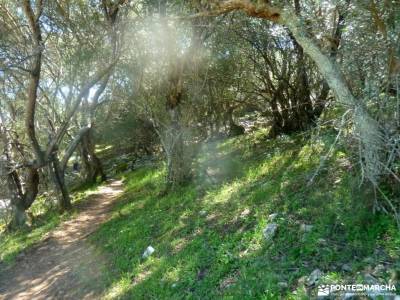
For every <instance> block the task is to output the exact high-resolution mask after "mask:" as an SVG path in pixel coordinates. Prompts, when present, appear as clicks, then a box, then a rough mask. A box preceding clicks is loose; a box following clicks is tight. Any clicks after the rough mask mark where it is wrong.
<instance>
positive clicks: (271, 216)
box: [268, 213, 278, 222]
mask: <svg viewBox="0 0 400 300" xmlns="http://www.w3.org/2000/svg"><path fill="white" fill-rule="evenodd" d="M277 216H278V214H277V213H273V214H270V215H269V216H268V222H272V221H274V220H275V219H276V217H277Z"/></svg>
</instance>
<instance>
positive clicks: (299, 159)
mask: <svg viewBox="0 0 400 300" xmlns="http://www.w3.org/2000/svg"><path fill="white" fill-rule="evenodd" d="M332 141H333V138H331V137H330V136H326V135H325V136H324V137H323V138H318V139H316V140H313V141H312V142H306V140H305V139H304V138H303V137H301V136H292V137H282V138H279V139H277V140H275V141H271V140H266V139H265V133H264V132H263V131H258V132H256V133H254V134H252V135H249V136H243V137H239V138H232V139H228V140H226V141H223V142H213V143H209V144H207V145H206V146H205V147H204V149H203V151H202V154H201V155H200V156H201V157H200V159H199V162H198V166H197V169H198V170H201V171H199V172H198V174H197V176H196V178H195V180H194V183H192V184H190V185H187V186H185V187H182V188H180V189H178V190H176V191H174V192H171V193H168V194H166V195H165V194H164V193H163V190H164V182H165V181H164V176H165V169H164V167H163V166H162V165H159V166H155V167H147V168H141V169H139V170H136V171H133V172H131V173H128V174H126V175H124V180H125V183H126V193H125V195H124V198H123V199H122V200H121V202H120V203H119V204H118V205H117V207H116V209H115V212H114V215H113V217H112V218H111V219H110V221H108V222H107V223H105V224H104V225H103V226H102V227H101V228H100V230H98V232H97V233H95V235H94V236H93V237H92V238H91V240H92V242H93V243H94V244H95V245H97V247H99V248H101V249H102V252H103V253H105V254H106V255H107V256H108V257H109V259H110V265H109V274H108V276H109V279H108V287H107V288H108V290H107V292H106V298H110V299H113V298H118V299H119V298H122V299H183V298H187V299H220V298H226V299H275V298H276V299H277V298H280V297H283V296H284V297H287V298H288V299H299V298H303V297H304V298H308V297H309V296H310V293H311V294H312V293H315V285H314V286H312V285H311V286H310V287H309V288H306V287H307V283H309V282H308V281H309V275H310V274H311V273H312V272H313V271H315V270H317V269H318V270H320V271H321V272H322V275H321V279H320V281H319V284H321V283H329V282H331V283H339V282H357V281H362V280H363V279H364V277H365V276H367V277H368V276H371V274H373V275H372V276H374V277H375V278H377V280H381V281H384V282H387V281H388V280H389V278H390V276H391V273H393V272H394V270H396V268H398V267H399V266H398V265H396V261H397V264H398V260H399V254H400V235H399V233H398V231H397V228H396V225H395V223H394V221H393V219H392V218H391V217H388V216H384V215H380V214H376V215H374V216H373V215H371V207H372V205H373V199H374V198H373V195H371V192H370V189H369V188H368V186H360V182H359V181H358V180H357V179H356V178H357V176H355V175H356V174H355V172H356V169H355V168H353V166H352V162H350V161H349V160H348V159H347V158H346V154H345V153H344V152H343V151H341V150H340V149H338V150H336V151H335V153H334V154H333V155H332V157H331V158H330V159H329V160H328V161H327V162H326V164H325V165H324V166H323V168H320V169H321V170H320V173H319V174H318V176H316V177H315V180H314V182H313V183H312V184H311V185H310V184H309V180H310V178H312V177H313V175H314V173H315V171H316V170H317V169H318V166H319V165H320V161H321V156H322V155H324V154H326V152H327V151H328V148H329V147H330V145H331V143H332ZM275 214H277V215H275ZM271 223H274V224H277V225H278V229H277V231H276V233H275V235H274V237H273V238H272V239H270V240H266V239H265V237H264V236H263V230H264V228H265V227H266V226H267V224H271ZM148 246H152V247H153V248H154V249H155V252H154V253H153V254H152V255H151V256H150V257H148V258H145V259H144V258H142V254H143V252H144V250H145V249H146V248H147V247H148ZM382 266H383V268H382ZM314 273H315V272H314ZM317 273H318V272H317Z"/></svg>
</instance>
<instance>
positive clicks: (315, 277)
mask: <svg viewBox="0 0 400 300" xmlns="http://www.w3.org/2000/svg"><path fill="white" fill-rule="evenodd" d="M322 275H323V273H322V271H321V270H320V269H315V270H314V271H312V272H311V274H310V276H308V279H307V282H306V284H307V286H313V285H315V284H316V283H317V282H318V281H319V280H320V278H321V277H322Z"/></svg>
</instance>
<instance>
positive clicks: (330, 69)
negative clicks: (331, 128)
mask: <svg viewBox="0 0 400 300" xmlns="http://www.w3.org/2000/svg"><path fill="white" fill-rule="evenodd" d="M281 18H282V23H283V24H285V25H286V26H287V27H288V28H289V29H290V31H291V32H292V34H293V36H294V37H295V39H296V41H297V42H298V43H299V44H300V45H301V46H302V48H303V50H304V52H305V53H306V54H308V56H309V57H310V58H311V59H312V60H313V61H314V62H315V64H316V65H317V67H318V69H319V71H320V72H321V74H322V75H323V76H324V78H325V80H326V82H327V83H328V85H329V87H330V88H331V90H332V91H333V93H334V94H335V96H336V98H337V100H338V102H339V103H340V104H341V105H344V106H347V107H350V108H352V109H353V111H354V126H355V130H356V132H357V133H358V136H359V139H360V146H361V148H362V149H361V151H360V153H361V155H362V161H363V171H364V176H365V177H366V178H367V179H368V180H369V181H371V183H372V184H373V185H377V183H378V180H379V177H380V175H381V173H382V157H381V156H382V154H381V149H382V143H383V136H382V133H381V130H380V127H379V124H378V122H377V121H376V120H375V119H374V118H372V117H371V115H370V113H369V112H368V110H367V108H366V107H365V105H364V104H363V103H362V102H361V101H360V100H358V99H356V98H355V97H354V96H353V94H352V93H351V91H350V89H349V87H348V85H347V84H346V81H345V80H344V78H343V75H342V73H341V71H340V70H339V68H338V67H337V65H336V64H335V63H334V61H332V60H331V59H330V58H329V57H328V56H327V55H325V54H323V53H322V51H321V50H320V49H319V47H318V46H317V45H316V44H315V43H314V41H313V40H312V38H311V37H310V36H309V35H308V33H307V32H306V30H305V27H304V26H303V24H302V23H301V22H300V20H299V19H298V18H297V17H296V16H295V15H294V14H293V13H292V12H290V11H284V12H283V14H282V15H281Z"/></svg>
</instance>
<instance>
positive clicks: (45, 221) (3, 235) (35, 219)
mask: <svg viewBox="0 0 400 300" xmlns="http://www.w3.org/2000/svg"><path fill="white" fill-rule="evenodd" d="M97 187H98V184H90V185H82V186H79V187H77V188H75V189H74V190H73V194H72V203H73V205H74V206H76V205H78V204H79V203H80V202H82V201H85V199H86V196H87V194H88V193H89V192H91V191H94V190H95V189H96V188H97ZM76 213H77V210H76V209H73V210H72V211H69V212H65V213H63V214H60V213H59V212H58V211H57V209H56V207H55V204H54V202H52V201H49V199H48V196H47V195H42V196H40V197H38V199H36V201H35V202H34V204H33V205H32V207H31V208H30V209H29V210H28V215H29V219H30V222H29V223H30V224H29V226H27V227H25V228H23V229H21V230H18V231H14V232H7V231H4V227H5V224H3V229H2V232H0V263H1V262H2V263H5V264H7V265H11V264H13V263H14V262H15V258H16V257H17V256H18V255H19V254H20V253H21V252H23V251H26V250H27V249H29V248H30V247H32V246H33V245H35V244H37V243H38V242H40V241H41V240H42V239H43V238H44V237H45V235H46V234H47V233H49V232H50V231H51V230H52V229H54V228H55V227H56V226H57V225H58V224H60V222H62V221H64V220H67V219H70V218H72V217H74V216H75V215H76ZM0 229H1V228H0Z"/></svg>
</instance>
